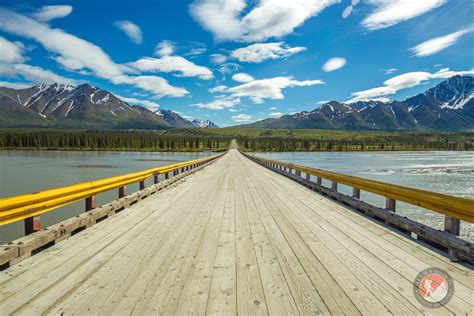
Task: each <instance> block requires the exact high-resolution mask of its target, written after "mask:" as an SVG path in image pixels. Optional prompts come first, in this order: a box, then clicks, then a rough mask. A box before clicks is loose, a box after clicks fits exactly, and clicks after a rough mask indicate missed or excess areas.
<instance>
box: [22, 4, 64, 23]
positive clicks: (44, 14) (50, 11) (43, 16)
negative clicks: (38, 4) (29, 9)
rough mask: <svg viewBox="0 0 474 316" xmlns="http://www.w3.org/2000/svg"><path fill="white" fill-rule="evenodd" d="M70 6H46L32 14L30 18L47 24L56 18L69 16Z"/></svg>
mask: <svg viewBox="0 0 474 316" xmlns="http://www.w3.org/2000/svg"><path fill="white" fill-rule="evenodd" d="M71 12H72V6H70V5H47V6H44V7H42V8H41V9H39V10H38V11H37V12H35V13H33V14H32V15H31V16H32V17H34V18H35V19H36V20H38V21H40V22H48V21H50V20H53V19H57V18H64V17H66V16H68V15H69V14H71Z"/></svg>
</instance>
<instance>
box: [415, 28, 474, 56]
mask: <svg viewBox="0 0 474 316" xmlns="http://www.w3.org/2000/svg"><path fill="white" fill-rule="evenodd" d="M472 31H474V28H473V27H471V28H467V29H464V30H460V31H457V32H454V33H451V34H448V35H444V36H440V37H435V38H432V39H430V40H428V41H426V42H423V43H421V44H419V45H416V46H415V47H412V48H411V50H412V51H413V53H415V55H416V56H418V57H425V56H430V55H434V54H436V53H438V52H440V51H442V50H443V49H446V48H448V47H449V46H451V45H453V44H455V43H456V42H457V41H458V40H459V38H461V36H463V35H465V34H467V33H469V32H472Z"/></svg>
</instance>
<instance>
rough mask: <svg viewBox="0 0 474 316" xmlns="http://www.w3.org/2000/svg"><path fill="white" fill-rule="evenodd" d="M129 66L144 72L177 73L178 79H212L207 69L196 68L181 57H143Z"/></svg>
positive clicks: (210, 72)
mask: <svg viewBox="0 0 474 316" xmlns="http://www.w3.org/2000/svg"><path fill="white" fill-rule="evenodd" d="M129 65H130V66H131V67H133V68H135V69H138V70H140V71H144V72H177V73H178V76H180V77H199V78H201V79H205V80H208V79H211V78H212V77H213V74H212V71H211V70H209V68H207V67H204V66H198V65H196V64H195V63H193V62H191V61H189V60H187V59H186V58H183V57H181V56H169V55H164V56H162V57H160V58H151V57H144V58H140V59H139V60H137V61H135V62H131V63H129Z"/></svg>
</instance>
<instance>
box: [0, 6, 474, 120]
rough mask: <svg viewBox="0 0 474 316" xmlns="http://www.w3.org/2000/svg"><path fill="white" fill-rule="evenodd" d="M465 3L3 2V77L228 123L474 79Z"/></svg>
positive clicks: (0, 80) (469, 10) (471, 12)
mask: <svg viewBox="0 0 474 316" xmlns="http://www.w3.org/2000/svg"><path fill="white" fill-rule="evenodd" d="M473 16H474V2H473V1H469V0H465V1H464V0H458V1H455V0H449V1H448V0H416V1H413V0H366V1H358V0H352V1H350V0H341V1H337V0H292V1H288V0H260V1H245V0H197V1H165V0H159V1H141V0H135V1H133V5H130V3H129V2H128V1H114V2H113V3H112V2H110V1H92V0H81V1H77V0H76V1H70V2H64V1H60V2H58V1H22V0H15V1H10V0H0V85H2V86H9V87H17V88H18V87H24V86H28V85H32V84H34V83H36V82H46V83H52V82H56V81H59V82H62V83H68V84H80V83H84V82H88V83H90V84H92V85H95V86H98V87H101V88H104V89H107V90H109V91H111V92H112V93H114V94H116V95H118V96H120V97H122V98H123V99H124V100H126V101H127V102H129V103H132V104H138V103H139V104H141V105H143V106H147V107H149V108H151V109H154V108H156V107H158V106H160V107H161V108H164V109H171V110H174V111H176V112H178V113H180V114H182V115H183V116H185V117H187V118H205V119H210V120H212V121H214V122H215V123H217V124H219V125H221V126H228V125H235V124H241V123H246V122H250V121H255V120H259V119H263V118H267V117H272V116H273V117H276V116H279V115H281V114H286V113H292V112H297V111H303V110H313V109H314V108H316V107H318V106H319V104H320V103H322V102H324V101H327V100H338V101H358V100H368V99H380V100H389V99H395V100H396V99H404V98H405V97H407V96H411V95H414V94H416V93H419V92H421V91H424V90H426V89H427V88H428V87H430V86H432V85H435V84H437V83H439V82H440V81H442V80H444V79H445V78H448V77H450V76H452V75H455V74H473V68H474V36H473V34H474V28H473V27H474V21H473Z"/></svg>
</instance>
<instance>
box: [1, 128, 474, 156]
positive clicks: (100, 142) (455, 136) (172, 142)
mask: <svg viewBox="0 0 474 316" xmlns="http://www.w3.org/2000/svg"><path fill="white" fill-rule="evenodd" d="M232 139H236V140H237V142H238V144H239V146H240V148H241V149H242V150H245V151H413V150H474V133H433V132H374V131H332V130H286V129H285V130H276V129H271V130H268V129H239V128H223V129H173V130H168V131H77V130H76V131H64V130H25V131H18V130H4V131H0V149H38V150H107V151H114V150H116V151H208V150H211V151H218V150H224V149H226V148H227V147H228V146H229V143H230V141H231V140H232Z"/></svg>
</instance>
